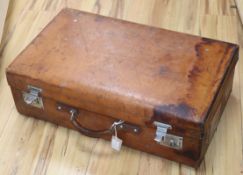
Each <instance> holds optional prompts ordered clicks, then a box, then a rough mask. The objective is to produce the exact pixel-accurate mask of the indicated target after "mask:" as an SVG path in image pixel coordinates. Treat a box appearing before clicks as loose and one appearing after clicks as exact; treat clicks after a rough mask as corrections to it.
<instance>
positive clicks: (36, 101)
mask: <svg viewBox="0 0 243 175" xmlns="http://www.w3.org/2000/svg"><path fill="white" fill-rule="evenodd" d="M41 91H42V89H40V88H37V87H34V86H31V85H28V92H23V100H24V102H25V103H26V104H27V105H31V106H34V107H37V108H44V106H43V101H42V98H41V97H40V96H39V94H40V92H41Z"/></svg>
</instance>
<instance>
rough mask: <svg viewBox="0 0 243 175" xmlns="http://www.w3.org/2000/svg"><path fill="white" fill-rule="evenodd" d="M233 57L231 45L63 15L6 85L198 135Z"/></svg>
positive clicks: (35, 43) (13, 68)
mask: <svg viewBox="0 0 243 175" xmlns="http://www.w3.org/2000/svg"><path fill="white" fill-rule="evenodd" d="M237 51H238V47H237V46H236V45H234V44H230V43H225V42H220V41H215V40H211V39H206V38H201V37H197V36H191V35H187V34H182V33H177V32H172V31H167V30H163V29H158V28H153V27H148V26H143V25H139V24H134V23H130V22H126V21H121V20H116V19H112V18H107V17H102V16H97V15H93V14H89V13H84V12H79V11H76V10H71V9H65V10H63V11H62V12H61V13H59V15H58V16H57V17H56V18H55V19H54V20H53V21H52V22H51V23H50V24H49V25H48V26H47V27H46V28H45V29H44V30H43V31H42V32H41V33H40V34H39V35H38V36H37V37H36V38H35V39H34V41H33V42H32V43H31V44H30V45H29V46H28V47H27V48H26V49H25V50H24V51H23V52H22V53H21V54H20V55H19V56H18V57H17V58H16V59H15V61H14V62H13V63H12V64H11V65H10V66H9V68H8V70H7V73H8V82H9V84H10V85H11V86H13V87H14V88H16V89H21V90H26V88H27V84H32V85H35V86H38V87H41V88H42V89H43V92H42V96H46V97H49V98H52V99H56V100H58V101H61V102H65V103H67V104H72V105H74V106H77V107H80V108H84V109H87V110H90V111H95V112H98V113H101V114H104V115H107V116H113V117H117V118H120V119H124V120H127V121H131V122H134V123H137V124H144V123H146V124H147V125H149V124H151V121H153V120H159V121H167V122H169V123H171V124H172V125H173V124H175V125H182V126H183V125H184V127H188V128H192V129H195V130H200V126H201V124H202V123H203V122H204V121H205V119H206V117H207V114H208V111H209V109H210V106H211V104H212V102H213V99H214V97H215V95H216V93H217V91H218V90H219V88H220V86H221V82H222V79H223V77H224V75H225V73H226V70H227V68H228V67H229V65H230V63H231V62H232V60H233V58H234V57H233V56H234V54H235V53H237ZM185 124H187V125H185Z"/></svg>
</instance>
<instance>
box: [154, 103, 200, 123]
mask: <svg viewBox="0 0 243 175" xmlns="http://www.w3.org/2000/svg"><path fill="white" fill-rule="evenodd" d="M194 113H195V110H194V109H193V108H191V107H190V106H189V105H187V104H185V103H180V104H178V105H174V104H169V105H161V106H156V107H155V108H154V112H153V119H154V120H156V121H160V120H161V118H162V117H169V118H170V120H173V119H175V117H179V118H193V116H194Z"/></svg>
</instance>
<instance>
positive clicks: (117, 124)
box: [57, 104, 141, 138]
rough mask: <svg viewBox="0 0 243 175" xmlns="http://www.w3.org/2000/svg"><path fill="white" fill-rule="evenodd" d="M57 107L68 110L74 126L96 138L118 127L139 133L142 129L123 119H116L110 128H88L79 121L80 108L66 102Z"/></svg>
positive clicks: (110, 132)
mask: <svg viewBox="0 0 243 175" xmlns="http://www.w3.org/2000/svg"><path fill="white" fill-rule="evenodd" d="M57 109H58V110H61V111H66V112H69V113H70V121H71V122H72V124H73V126H74V127H75V128H76V129H77V130H78V131H79V132H80V133H81V134H84V135H86V136H89V137H94V138H99V137H101V136H102V135H107V134H113V132H114V130H115V129H116V130H117V131H119V130H123V131H126V132H132V133H135V134H139V133H140V131H141V129H140V128H139V127H138V126H136V125H133V124H129V123H125V122H124V121H122V120H119V121H115V122H113V124H112V125H111V126H110V127H109V128H108V129H104V130H92V129H88V128H86V127H84V126H82V125H81V124H80V123H79V122H78V117H79V113H78V110H77V109H75V108H72V107H70V106H67V105H64V104H58V105H57Z"/></svg>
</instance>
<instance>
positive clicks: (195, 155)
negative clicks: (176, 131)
mask: <svg viewBox="0 0 243 175" xmlns="http://www.w3.org/2000/svg"><path fill="white" fill-rule="evenodd" d="M183 155H185V156H186V157H189V158H190V159H192V160H195V161H196V160H198V153H197V152H193V151H192V150H186V151H183Z"/></svg>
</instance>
